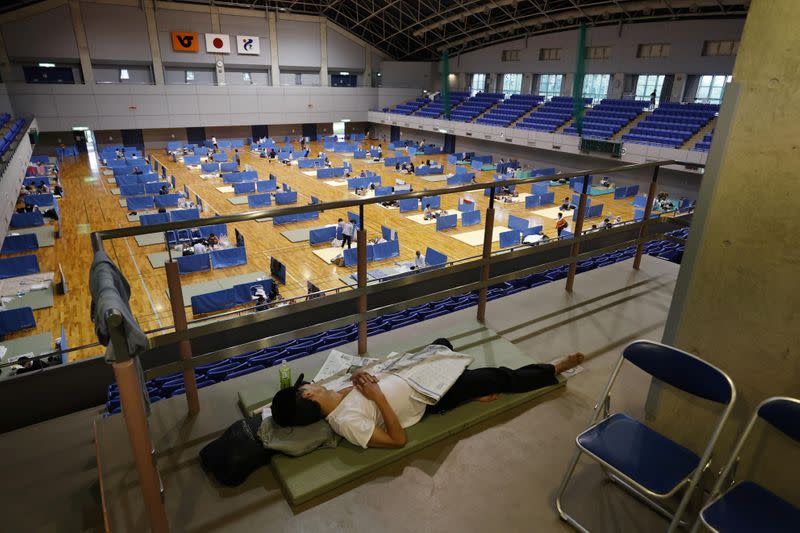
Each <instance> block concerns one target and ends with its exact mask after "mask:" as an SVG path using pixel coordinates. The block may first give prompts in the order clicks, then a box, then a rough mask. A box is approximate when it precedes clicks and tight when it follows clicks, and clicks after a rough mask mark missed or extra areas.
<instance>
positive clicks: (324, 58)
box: [319, 20, 329, 87]
mask: <svg viewBox="0 0 800 533" xmlns="http://www.w3.org/2000/svg"><path fill="white" fill-rule="evenodd" d="M319 55H320V67H319V84H320V85H321V86H322V87H327V86H328V85H329V83H328V21H327V20H323V21H322V22H320V24H319Z"/></svg>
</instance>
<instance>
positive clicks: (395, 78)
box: [381, 61, 439, 91]
mask: <svg viewBox="0 0 800 533" xmlns="http://www.w3.org/2000/svg"><path fill="white" fill-rule="evenodd" d="M438 76H439V74H438V70H437V64H436V63H431V62H429V61H384V62H383V63H381V84H382V85H383V86H384V87H402V88H412V89H417V90H418V91H421V90H422V89H427V90H429V91H432V90H433V89H434V87H435V86H436V85H437V84H438V83H439V81H438Z"/></svg>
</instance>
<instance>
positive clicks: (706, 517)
mask: <svg viewBox="0 0 800 533" xmlns="http://www.w3.org/2000/svg"><path fill="white" fill-rule="evenodd" d="M759 419H760V420H761V421H762V422H766V424H764V426H771V427H770V428H767V427H765V429H773V428H774V429H777V430H778V431H780V432H781V433H783V434H784V435H786V436H787V437H789V438H790V439H792V440H793V441H794V442H795V444H797V443H800V400H797V399H795V398H785V397H784V398H769V399H766V400H764V401H763V402H761V405H759V406H758V408H757V409H756V411H755V413H753V416H752V417H751V418H750V422H748V424H747V426H746V428H745V430H744V432H743V433H742V436H741V437H740V438H739V442H737V443H736V447H735V448H734V449H733V453H731V457H730V459H729V460H728V462H727V464H726V465H725V468H723V469H722V473H721V474H720V476H719V478H718V479H717V482H716V484H715V485H714V488H713V489H712V490H711V494H710V495H709V500H708V503H707V504H706V506H705V507H703V509H702V510H701V511H700V518H699V519H698V520H697V522H695V525H694V528H692V532H693V533H694V532H695V531H697V530H698V528H699V526H700V523H701V522H702V523H703V524H704V525H705V526H706V527H708V528H709V529H710V530H712V531H714V532H719V533H727V532H734V531H735V532H744V531H752V532H762V531H765V532H766V531H769V532H770V533H782V532H787V533H789V532H792V531H797V530H798V528H800V509H798V508H797V507H795V506H793V505H792V504H791V503H789V502H787V501H786V500H784V499H783V498H781V497H780V496H778V495H776V494H774V493H772V492H771V491H769V490H767V489H766V488H764V487H762V486H761V485H759V484H757V483H755V482H754V481H749V480H748V481H744V480H742V481H739V482H738V483H736V482H735V480H734V479H732V474H734V473H735V472H736V471H737V470H738V468H737V467H738V463H739V457H740V456H741V451H742V448H743V447H744V445H745V442H746V441H747V438H748V437H749V436H750V433H751V432H752V430H753V427H754V426H755V425H756V423H757V422H758V421H759ZM773 433H774V432H773V431H769V432H768V433H767V432H765V433H764V438H769V437H770V434H773ZM784 440H785V439H784ZM726 484H727V485H728V486H730V488H729V489H728V490H727V491H725V492H724V493H723V494H720V492H721V491H722V487H723V485H726Z"/></svg>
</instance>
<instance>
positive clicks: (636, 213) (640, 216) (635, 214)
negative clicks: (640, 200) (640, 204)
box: [633, 209, 644, 222]
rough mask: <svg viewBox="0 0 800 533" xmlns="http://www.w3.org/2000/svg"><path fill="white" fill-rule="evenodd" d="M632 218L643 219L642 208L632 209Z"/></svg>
mask: <svg viewBox="0 0 800 533" xmlns="http://www.w3.org/2000/svg"><path fill="white" fill-rule="evenodd" d="M633 220H635V221H637V222H638V221H639V220H644V209H634V210H633Z"/></svg>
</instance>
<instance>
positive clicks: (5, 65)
mask: <svg viewBox="0 0 800 533" xmlns="http://www.w3.org/2000/svg"><path fill="white" fill-rule="evenodd" d="M0 74H2V78H3V81H5V82H9V81H12V80H13V79H14V73H13V69H12V68H11V60H10V59H8V52H7V51H6V43H5V40H4V39H3V33H2V32H0ZM9 111H11V110H10V109H9Z"/></svg>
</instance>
